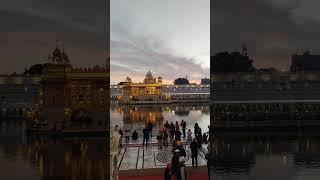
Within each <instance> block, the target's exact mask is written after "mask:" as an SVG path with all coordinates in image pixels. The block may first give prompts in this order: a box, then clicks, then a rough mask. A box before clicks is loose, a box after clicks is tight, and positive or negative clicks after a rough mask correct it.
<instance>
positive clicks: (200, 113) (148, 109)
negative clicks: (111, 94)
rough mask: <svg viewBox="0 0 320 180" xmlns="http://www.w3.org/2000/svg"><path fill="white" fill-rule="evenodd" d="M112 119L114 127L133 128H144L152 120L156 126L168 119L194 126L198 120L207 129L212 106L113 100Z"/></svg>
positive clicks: (188, 126)
mask: <svg viewBox="0 0 320 180" xmlns="http://www.w3.org/2000/svg"><path fill="white" fill-rule="evenodd" d="M110 111H111V112H110V114H111V117H110V120H111V125H112V127H115V125H118V126H120V127H123V126H124V125H129V126H131V127H132V130H139V131H140V130H142V129H143V128H144V127H145V125H146V124H147V123H149V122H151V123H152V124H153V125H154V126H155V127H160V126H162V125H163V124H164V123H165V122H166V121H168V122H169V123H170V122H173V123H175V121H178V122H181V120H182V119H184V120H185V121H186V122H187V128H192V129H193V126H194V123H196V122H198V123H199V125H200V127H201V128H202V129H204V130H205V131H207V129H208V125H209V123H210V119H209V118H210V108H209V106H208V105H205V104H194V105H183V104H180V105H179V104H178V105H177V104H176V105H163V104H162V105H118V104H117V103H115V102H111V107H110Z"/></svg>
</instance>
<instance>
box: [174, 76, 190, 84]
mask: <svg viewBox="0 0 320 180" xmlns="http://www.w3.org/2000/svg"><path fill="white" fill-rule="evenodd" d="M173 84H174V85H188V84H190V82H189V80H188V79H187V77H186V78H178V79H175V80H174V82H173Z"/></svg>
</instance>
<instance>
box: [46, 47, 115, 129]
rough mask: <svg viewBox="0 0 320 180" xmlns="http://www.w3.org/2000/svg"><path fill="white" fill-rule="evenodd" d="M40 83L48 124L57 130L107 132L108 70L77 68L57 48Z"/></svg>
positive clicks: (50, 57) (103, 68)
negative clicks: (96, 130)
mask: <svg viewBox="0 0 320 180" xmlns="http://www.w3.org/2000/svg"><path fill="white" fill-rule="evenodd" d="M43 71H44V74H43V76H42V80H41V87H42V92H41V95H42V100H41V104H42V107H43V108H42V109H43V113H42V115H43V116H44V117H43V119H44V121H45V122H48V123H49V124H50V125H51V126H52V127H54V128H57V129H68V128H72V129H74V128H75V127H74V126H75V125H77V126H78V127H79V128H87V129H106V126H107V119H108V116H109V113H108V112H109V109H108V105H109V102H108V97H109V88H108V85H109V71H108V69H107V68H106V67H100V66H95V67H93V68H74V67H72V66H71V64H70V62H69V58H68V56H67V54H66V53H65V52H64V51H61V50H60V49H59V48H58V47H57V48H56V49H55V50H54V52H53V53H52V55H49V63H47V64H46V66H45V68H44V69H43Z"/></svg>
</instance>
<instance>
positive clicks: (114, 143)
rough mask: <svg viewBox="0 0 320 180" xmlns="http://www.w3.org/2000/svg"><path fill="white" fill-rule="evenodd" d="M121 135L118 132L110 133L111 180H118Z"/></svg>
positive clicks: (112, 131)
mask: <svg viewBox="0 0 320 180" xmlns="http://www.w3.org/2000/svg"><path fill="white" fill-rule="evenodd" d="M119 139H120V134H119V132H118V131H115V130H111V131H110V180H118V179H119V175H118V167H117V166H118V151H119V149H118V147H119Z"/></svg>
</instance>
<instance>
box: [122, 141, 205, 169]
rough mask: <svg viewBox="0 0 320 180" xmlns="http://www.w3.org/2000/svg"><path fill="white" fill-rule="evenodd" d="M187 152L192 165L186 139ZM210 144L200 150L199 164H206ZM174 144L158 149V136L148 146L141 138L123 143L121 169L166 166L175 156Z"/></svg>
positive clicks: (187, 163)
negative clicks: (143, 143) (173, 151)
mask: <svg viewBox="0 0 320 180" xmlns="http://www.w3.org/2000/svg"><path fill="white" fill-rule="evenodd" d="M182 143H183V145H184V148H185V150H186V152H187V157H186V165H187V166H192V159H191V150H190V148H189V146H188V145H186V142H185V141H182ZM207 147H208V145H207V144H203V145H202V149H200V150H199V155H198V166H206V165H207V161H206V159H205V154H206V153H207V152H208V150H207ZM171 150H172V146H169V147H164V148H163V149H158V144H157V140H156V138H155V137H154V136H153V137H152V139H151V141H149V143H148V146H147V147H146V146H144V147H143V146H142V143H141V140H140V141H137V142H130V143H125V142H124V143H123V147H122V148H121V149H120V150H119V154H118V169H119V170H141V169H150V168H164V167H165V166H166V165H167V163H171V158H172V156H173V154H172V152H171Z"/></svg>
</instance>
